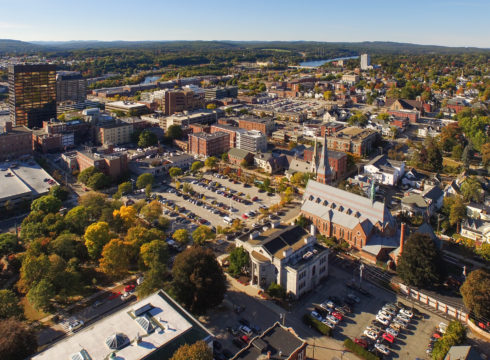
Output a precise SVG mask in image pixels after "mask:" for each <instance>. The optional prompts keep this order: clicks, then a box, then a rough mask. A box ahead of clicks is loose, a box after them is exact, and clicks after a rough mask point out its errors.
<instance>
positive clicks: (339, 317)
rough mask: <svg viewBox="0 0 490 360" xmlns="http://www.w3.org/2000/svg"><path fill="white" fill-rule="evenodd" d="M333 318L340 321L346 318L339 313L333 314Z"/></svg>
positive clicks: (334, 312)
mask: <svg viewBox="0 0 490 360" xmlns="http://www.w3.org/2000/svg"><path fill="white" fill-rule="evenodd" d="M332 316H334V317H336V318H337V319H339V320H341V321H342V319H343V318H344V316H343V315H342V314H341V313H339V312H337V311H333V312H332Z"/></svg>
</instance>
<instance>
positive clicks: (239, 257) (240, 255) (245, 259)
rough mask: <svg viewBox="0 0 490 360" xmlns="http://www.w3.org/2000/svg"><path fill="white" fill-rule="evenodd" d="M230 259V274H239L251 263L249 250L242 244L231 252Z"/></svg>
mask: <svg viewBox="0 0 490 360" xmlns="http://www.w3.org/2000/svg"><path fill="white" fill-rule="evenodd" d="M228 261H229V262H230V266H229V267H228V270H229V272H230V274H231V275H233V276H238V275H240V274H242V273H243V271H244V269H246V268H247V267H248V266H249V265H250V256H249V255H248V252H247V251H246V250H245V249H244V248H243V247H241V246H240V247H236V248H234V249H233V250H232V251H231V252H230V256H229V257H228Z"/></svg>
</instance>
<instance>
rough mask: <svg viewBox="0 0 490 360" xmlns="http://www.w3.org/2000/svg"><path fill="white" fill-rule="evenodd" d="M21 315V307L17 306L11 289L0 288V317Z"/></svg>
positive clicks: (16, 300)
mask: <svg viewBox="0 0 490 360" xmlns="http://www.w3.org/2000/svg"><path fill="white" fill-rule="evenodd" d="M22 315H23V312H22V308H21V307H20V306H19V299H18V298H17V296H16V295H15V294H14V293H13V292H12V291H11V290H8V289H2V290H0V319H8V318H10V317H16V318H20V317H22Z"/></svg>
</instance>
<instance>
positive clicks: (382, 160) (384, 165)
mask: <svg viewBox="0 0 490 360" xmlns="http://www.w3.org/2000/svg"><path fill="white" fill-rule="evenodd" d="M364 173H365V174H367V175H369V176H370V177H372V178H374V179H376V182H377V183H380V184H383V185H390V186H395V185H396V184H398V181H399V180H400V179H401V177H402V176H403V174H404V173H405V162H404V161H397V160H391V159H388V157H387V156H386V155H378V156H376V157H375V158H374V159H372V160H371V161H370V162H368V163H367V164H366V165H364Z"/></svg>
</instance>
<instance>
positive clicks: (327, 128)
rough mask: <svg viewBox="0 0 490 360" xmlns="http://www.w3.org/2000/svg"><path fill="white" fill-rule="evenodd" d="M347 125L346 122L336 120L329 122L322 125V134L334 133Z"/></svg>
mask: <svg viewBox="0 0 490 360" xmlns="http://www.w3.org/2000/svg"><path fill="white" fill-rule="evenodd" d="M344 127H345V125H344V124H341V123H336V122H328V123H326V124H323V125H322V126H321V127H320V135H321V136H322V138H323V137H325V134H327V135H332V134H333V133H335V132H337V131H340V130H342V129H343V128H344Z"/></svg>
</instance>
